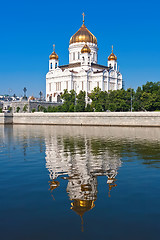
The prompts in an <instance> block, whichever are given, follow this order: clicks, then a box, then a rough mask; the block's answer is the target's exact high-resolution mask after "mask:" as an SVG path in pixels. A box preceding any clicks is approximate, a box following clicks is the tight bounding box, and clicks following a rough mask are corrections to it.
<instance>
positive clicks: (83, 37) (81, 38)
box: [69, 23, 97, 44]
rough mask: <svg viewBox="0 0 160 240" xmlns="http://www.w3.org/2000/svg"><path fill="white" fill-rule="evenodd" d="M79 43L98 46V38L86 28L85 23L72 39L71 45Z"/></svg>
mask: <svg viewBox="0 0 160 240" xmlns="http://www.w3.org/2000/svg"><path fill="white" fill-rule="evenodd" d="M78 42H86V43H87V42H90V43H95V44H97V38H96V37H95V36H94V35H93V34H92V33H91V32H90V31H89V30H88V29H87V28H86V26H85V25H84V23H83V24H82V26H81V27H80V29H79V30H78V31H77V32H76V33H75V34H74V35H73V36H72V37H71V38H70V42H69V43H70V44H72V43H78Z"/></svg>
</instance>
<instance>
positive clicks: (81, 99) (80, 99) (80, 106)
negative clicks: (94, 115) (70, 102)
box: [75, 91, 86, 112]
mask: <svg viewBox="0 0 160 240" xmlns="http://www.w3.org/2000/svg"><path fill="white" fill-rule="evenodd" d="M85 96H86V92H83V91H80V93H79V94H78V95H77V96H76V99H77V100H76V105H75V111H76V112H84V111H85V105H86V103H85Z"/></svg>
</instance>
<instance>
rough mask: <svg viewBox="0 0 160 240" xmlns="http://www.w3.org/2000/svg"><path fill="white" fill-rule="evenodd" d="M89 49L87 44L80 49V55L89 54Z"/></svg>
mask: <svg viewBox="0 0 160 240" xmlns="http://www.w3.org/2000/svg"><path fill="white" fill-rule="evenodd" d="M90 52H91V49H90V48H89V47H88V45H87V44H85V45H84V47H83V48H82V49H81V53H90Z"/></svg>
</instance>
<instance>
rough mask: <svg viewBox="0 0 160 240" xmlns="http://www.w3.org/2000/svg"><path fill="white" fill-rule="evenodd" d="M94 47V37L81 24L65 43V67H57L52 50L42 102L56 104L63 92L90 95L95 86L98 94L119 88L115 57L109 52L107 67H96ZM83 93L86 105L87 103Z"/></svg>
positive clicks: (96, 57) (95, 42)
mask: <svg viewBox="0 0 160 240" xmlns="http://www.w3.org/2000/svg"><path fill="white" fill-rule="evenodd" d="M97 59H98V46H97V39H96V37H95V36H94V35H93V34H92V33H91V32H90V31H89V30H88V29H87V28H86V26H85V25H84V14H83V24H82V26H81V27H80V29H79V30H78V31H77V32H76V33H75V34H74V35H73V36H72V37H71V39H70V44H69V64H67V65H63V66H60V65H59V58H58V55H57V54H56V53H55V49H53V52H52V54H51V55H50V60H49V72H48V73H47V75H46V100H47V101H50V102H59V101H60V95H61V94H62V93H63V91H64V89H67V90H68V91H70V90H72V89H74V90H75V91H76V93H77V94H78V93H79V92H80V91H81V90H82V91H85V92H86V93H90V92H91V91H92V90H93V89H94V88H95V87H100V88H101V90H102V91H107V92H108V91H109V90H117V89H121V88H122V74H121V73H120V72H119V70H118V67H117V57H116V56H115V54H114V53H113V47H112V53H111V54H110V56H109V57H108V66H103V65H100V64H98V62H97ZM87 96H88V94H86V102H88V97H87Z"/></svg>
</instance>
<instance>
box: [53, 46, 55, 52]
mask: <svg viewBox="0 0 160 240" xmlns="http://www.w3.org/2000/svg"><path fill="white" fill-rule="evenodd" d="M53 51H54V52H55V44H53Z"/></svg>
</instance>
